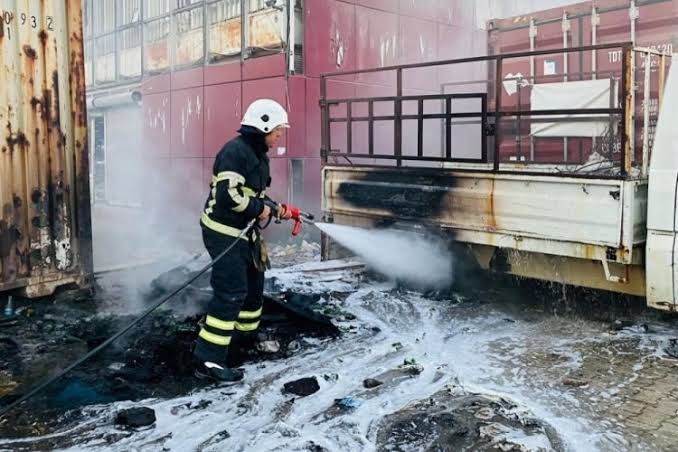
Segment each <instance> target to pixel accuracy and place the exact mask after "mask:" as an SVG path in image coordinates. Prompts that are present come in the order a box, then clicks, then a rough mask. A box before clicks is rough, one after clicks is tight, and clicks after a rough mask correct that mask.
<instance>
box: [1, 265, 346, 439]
mask: <svg viewBox="0 0 678 452" xmlns="http://www.w3.org/2000/svg"><path fill="white" fill-rule="evenodd" d="M191 274H192V273H191V272H189V271H184V270H174V271H173V276H181V278H178V280H181V281H185V280H186V279H184V278H183V277H184V276H186V275H191ZM189 277H190V276H189ZM162 279H163V278H162V277H161V278H159V280H162ZM159 280H156V281H155V284H154V285H153V291H152V292H153V295H154V297H150V296H149V297H147V298H146V299H145V304H144V306H141V308H142V309H145V308H146V307H147V306H150V305H151V304H152V303H154V302H155V301H157V300H158V298H157V297H159V296H163V295H164V294H165V293H169V291H170V290H172V284H166V285H163V284H161V283H160V282H159ZM164 280H165V282H169V281H173V280H176V279H174V278H169V277H167V275H165V278H164ZM204 284H207V285H209V276H207V277H206V278H204V279H199V280H197V281H196V282H195V283H194V284H193V285H192V286H190V287H189V288H188V290H187V293H185V294H183V298H182V297H178V299H176V300H175V299H173V300H171V301H170V302H168V303H167V305H165V306H164V307H163V308H162V309H160V310H158V311H156V312H154V313H153V314H152V315H150V316H149V317H148V318H146V319H145V320H144V321H143V322H142V323H140V324H139V325H138V326H137V327H135V328H134V329H132V330H130V331H129V332H128V333H127V334H126V335H124V336H122V337H121V338H120V339H119V340H118V341H116V342H114V343H113V344H111V346H109V347H108V348H106V349H104V350H102V351H101V352H100V353H99V354H98V355H95V356H94V357H92V358H91V360H89V361H86V362H85V363H83V364H82V365H81V366H79V367H77V368H76V369H74V370H73V371H71V372H70V373H68V374H67V375H66V376H65V377H63V378H61V379H60V380H58V381H57V382H56V383H54V384H52V385H51V386H49V387H48V388H47V389H46V390H45V391H44V392H42V393H40V394H38V395H36V397H35V398H33V399H31V400H29V401H28V402H26V403H25V404H23V405H22V406H20V407H18V408H17V409H16V410H15V411H13V412H12V413H11V414H10V415H9V421H8V420H7V419H1V420H0V437H3V438H18V437H28V436H36V435H45V434H48V433H50V432H53V431H55V430H56V429H60V428H63V427H64V426H65V425H70V424H71V423H73V422H78V421H79V420H81V419H82V418H83V416H85V414H84V413H85V411H83V408H84V407H86V406H88V405H92V404H102V403H110V402H114V401H118V400H131V401H136V400H142V399H146V398H149V397H161V398H171V397H177V396H181V395H186V394H188V393H190V392H191V391H193V390H194V389H196V388H198V387H201V386H204V385H205V384H207V383H204V382H200V381H199V380H197V379H195V378H194V376H193V370H194V367H193V366H194V361H193V355H192V350H193V346H194V341H195V338H196V336H197V333H198V331H199V322H200V321H201V319H202V313H203V307H204V306H206V304H207V302H208V300H209V297H210V291H209V290H205V289H206V287H205V286H204ZM208 287H209V286H207V288H208ZM106 296H107V297H110V296H111V295H110V294H108V295H106ZM126 296H127V295H126V294H125V295H120V297H121V300H123V302H125V300H124V297H126ZM83 297H84V298H83V299H73V298H70V297H68V296H67V297H62V298H58V297H53V298H50V299H48V300H41V301H37V302H36V301H31V302H25V301H23V300H17V301H16V313H17V315H16V316H15V318H14V319H13V320H12V321H11V322H7V323H4V324H3V325H2V333H1V334H0V406H6V405H8V404H9V403H11V402H12V401H14V400H16V399H17V398H18V397H20V396H21V395H22V394H24V393H26V392H27V391H29V390H30V389H31V388H33V387H34V386H35V385H37V384H38V383H40V382H42V381H44V380H45V379H46V378H47V377H48V376H51V375H54V374H55V372H56V371H57V370H59V369H64V368H65V367H66V366H68V365H69V364H71V363H72V362H74V361H76V360H77V359H78V358H80V357H81V356H83V355H84V354H86V353H87V352H88V351H89V350H92V349H93V348H94V347H97V346H98V345H99V344H101V343H102V342H104V341H105V340H106V339H107V338H109V337H110V336H112V335H113V334H115V333H116V332H118V331H119V330H121V329H122V328H123V327H124V326H126V325H128V324H129V323H130V322H132V321H133V320H134V319H136V318H137V315H138V314H128V315H119V314H107V313H105V312H97V310H96V306H108V305H110V302H111V300H110V299H97V298H96V297H94V298H95V299H94V300H93V299H92V295H89V294H84V295H83ZM118 301H120V300H118ZM317 301H318V297H312V296H305V295H296V294H286V295H284V298H283V296H275V297H274V296H266V297H265V302H264V313H265V314H264V316H263V317H262V321H261V324H260V327H259V330H258V331H257V332H256V333H255V334H250V335H248V336H244V335H243V336H242V337H238V336H236V337H237V338H238V339H237V340H234V341H233V343H232V347H231V351H232V353H231V354H230V360H231V365H241V364H243V363H252V362H260V361H264V360H275V359H284V358H286V357H289V356H291V355H293V354H296V353H299V352H300V351H302V350H303V349H304V348H305V347H308V345H305V344H306V343H305V342H304V341H303V338H304V337H328V336H335V335H338V334H339V330H338V329H337V328H336V327H335V326H334V325H333V324H332V323H331V321H330V319H329V318H328V317H326V316H324V315H322V314H320V313H318V312H316V311H314V309H313V305H314V304H315V303H317ZM127 302H129V301H127ZM137 308H139V306H137ZM123 311H124V310H123ZM262 340H270V341H277V342H278V343H279V344H280V347H279V350H278V351H276V352H275V353H270V352H263V351H260V350H258V349H257V347H256V343H257V342H261V341H262ZM57 446H59V447H61V446H63V447H68V445H67V444H63V445H50V447H57Z"/></svg>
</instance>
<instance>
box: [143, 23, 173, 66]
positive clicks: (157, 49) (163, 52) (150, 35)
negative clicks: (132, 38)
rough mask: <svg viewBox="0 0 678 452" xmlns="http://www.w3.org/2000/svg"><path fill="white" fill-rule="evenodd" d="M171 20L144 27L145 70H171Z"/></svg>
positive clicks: (148, 24)
mask: <svg viewBox="0 0 678 452" xmlns="http://www.w3.org/2000/svg"><path fill="white" fill-rule="evenodd" d="M169 34H170V18H169V17H163V18H162V19H157V20H154V21H152V22H148V23H147V24H146V25H144V40H145V42H144V70H145V71H147V72H159V71H163V70H165V69H167V68H169V63H170V62H169Z"/></svg>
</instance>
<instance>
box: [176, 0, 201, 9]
mask: <svg viewBox="0 0 678 452" xmlns="http://www.w3.org/2000/svg"><path fill="white" fill-rule="evenodd" d="M176 2H177V4H176V8H177V9H182V8H186V7H188V6H191V5H196V4H198V3H202V0H176Z"/></svg>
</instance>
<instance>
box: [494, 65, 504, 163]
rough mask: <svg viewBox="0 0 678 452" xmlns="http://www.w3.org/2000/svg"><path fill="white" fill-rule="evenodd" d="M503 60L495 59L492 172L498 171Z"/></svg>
mask: <svg viewBox="0 0 678 452" xmlns="http://www.w3.org/2000/svg"><path fill="white" fill-rule="evenodd" d="M503 62H504V60H503V58H502V57H498V58H497V74H496V77H497V79H496V81H495V86H494V162H493V164H494V165H493V167H494V171H499V154H500V145H501V95H502V92H501V87H502V83H501V80H502V69H503Z"/></svg>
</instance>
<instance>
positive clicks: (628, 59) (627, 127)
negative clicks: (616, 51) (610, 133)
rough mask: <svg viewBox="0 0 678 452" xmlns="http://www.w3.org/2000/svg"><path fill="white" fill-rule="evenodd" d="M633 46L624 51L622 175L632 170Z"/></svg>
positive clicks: (624, 175)
mask: <svg viewBox="0 0 678 452" xmlns="http://www.w3.org/2000/svg"><path fill="white" fill-rule="evenodd" d="M632 54H633V48H632V47H630V46H627V47H624V49H623V51H622V93H623V99H622V131H621V175H622V177H626V176H627V175H628V173H629V171H630V170H631V151H632V149H633V148H632V147H631V146H632V144H631V139H630V133H631V132H632V127H631V124H632V122H633V93H632V91H633V66H632Z"/></svg>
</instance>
